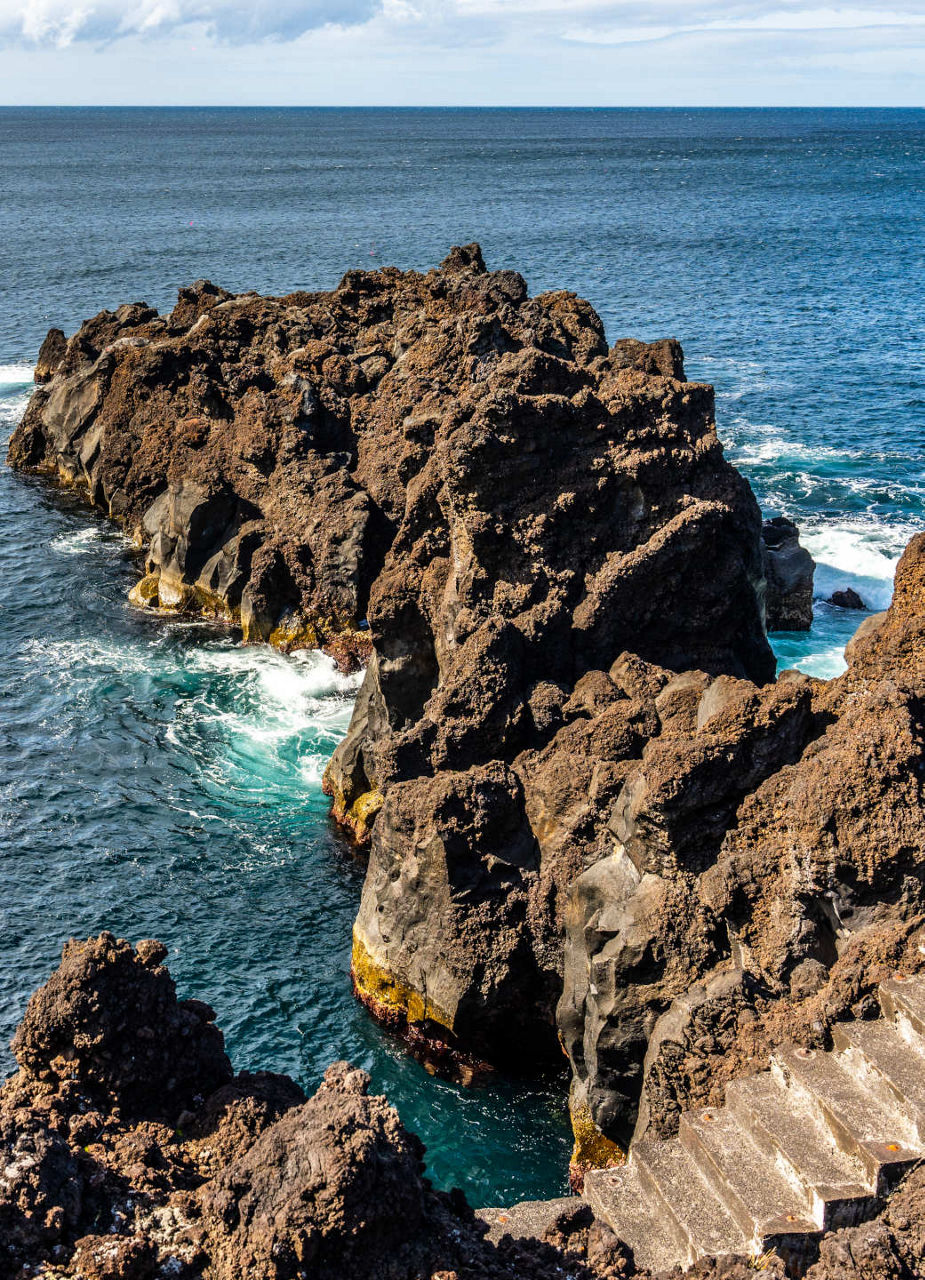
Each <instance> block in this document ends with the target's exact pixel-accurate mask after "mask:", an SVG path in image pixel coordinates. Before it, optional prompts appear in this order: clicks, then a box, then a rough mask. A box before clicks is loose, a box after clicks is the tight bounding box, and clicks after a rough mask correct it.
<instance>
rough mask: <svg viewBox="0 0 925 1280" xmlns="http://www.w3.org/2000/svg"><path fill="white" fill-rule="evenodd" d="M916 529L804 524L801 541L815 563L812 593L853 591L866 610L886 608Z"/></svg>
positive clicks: (850, 522) (869, 523) (866, 523)
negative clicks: (895, 578)
mask: <svg viewBox="0 0 925 1280" xmlns="http://www.w3.org/2000/svg"><path fill="white" fill-rule="evenodd" d="M917 531H918V530H917V528H916V526H915V525H911V524H905V523H904V524H883V523H874V522H873V521H872V520H863V519H854V520H852V519H847V520H837V521H831V522H829V523H821V522H820V523H819V524H806V525H804V526H803V527H802V528H801V529H800V541H801V542H802V543H803V545H804V546H805V547H806V549H807V550H808V551H809V553H810V555H811V556H812V557H813V559H814V560H815V561H816V576H815V588H814V590H815V595H816V596H817V597H818V598H822V599H828V598H829V596H831V594H832V592H833V591H838V590H841V589H843V588H845V587H853V588H854V590H855V591H857V593H858V594H859V595H860V597H861V599H862V600H863V601H864V603H865V605H866V606H867V607H868V608H869V609H886V608H888V607H889V604H890V600H891V599H892V598H893V578H894V576H895V573H896V566H897V564H898V563H899V557H900V556H901V555H902V553H903V549H904V548H905V545H906V543H907V542H908V541H909V539H910V538H911V537H912V535H913V534H914V533H916V532H917Z"/></svg>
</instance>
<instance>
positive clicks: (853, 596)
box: [829, 587, 867, 609]
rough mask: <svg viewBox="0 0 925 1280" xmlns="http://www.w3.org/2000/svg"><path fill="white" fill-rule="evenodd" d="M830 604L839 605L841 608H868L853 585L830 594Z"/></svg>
mask: <svg viewBox="0 0 925 1280" xmlns="http://www.w3.org/2000/svg"><path fill="white" fill-rule="evenodd" d="M829 604H835V605H838V607H839V609H866V608H867V605H866V604H865V603H864V601H863V600H862V599H861V597H860V596H859V595H858V593H857V592H856V591H855V589H854V588H853V587H845V588H844V589H843V590H841V591H833V592H832V594H831V595H830V596H829Z"/></svg>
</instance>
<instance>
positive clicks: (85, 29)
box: [0, 0, 925, 49]
mask: <svg viewBox="0 0 925 1280" xmlns="http://www.w3.org/2000/svg"><path fill="white" fill-rule="evenodd" d="M370 22H372V23H373V24H374V25H373V26H372V27H370V28H369V32H368V34H371V35H376V36H385V37H386V38H388V36H389V34H390V33H391V34H393V35H395V36H396V38H400V39H405V38H407V39H408V40H410V41H411V42H412V43H415V42H416V43H419V44H424V45H430V46H433V47H445V48H450V47H453V48H465V47H467V46H468V47H471V48H473V49H476V48H479V47H485V46H486V45H488V44H494V45H498V46H499V47H500V46H501V45H502V44H503V43H504V41H505V39H507V40H508V43H509V44H513V45H515V46H517V47H520V45H521V42H522V41H524V40H527V41H535V40H540V39H542V40H546V41H548V42H551V44H558V45H559V47H560V48H561V47H562V42H563V41H564V42H566V43H567V44H571V45H598V46H619V45H633V44H645V43H648V42H655V41H663V40H666V39H668V38H671V37H675V36H689V35H695V34H703V33H705V34H714V35H722V34H723V33H738V34H741V35H745V36H747V35H749V34H750V33H751V34H752V35H754V36H761V35H762V34H769V33H781V32H782V33H791V32H792V33H794V34H795V35H800V34H801V33H802V34H804V35H806V36H809V35H810V34H811V33H813V32H832V33H836V32H840V31H841V32H851V31H864V30H869V29H873V28H886V29H896V30H900V29H909V28H921V27H923V26H925V0H893V5H892V6H891V7H887V4H886V3H884V0H879V2H878V0H849V2H848V3H846V4H844V5H840V4H838V3H833V0H0V45H3V44H7V45H9V44H26V45H28V46H45V47H51V48H54V47H59V48H60V47H66V46H68V45H71V44H74V43H76V42H79V41H90V42H94V43H96V44H107V43H109V42H112V41H115V40H124V39H131V38H142V39H151V38H155V39H157V38H164V37H169V36H171V35H174V34H176V33H178V32H182V31H183V30H184V29H187V28H195V29H196V30H197V32H199V33H201V34H203V35H204V36H206V37H211V38H212V39H214V40H219V41H223V42H226V43H234V44H238V45H253V44H258V43H261V42H264V41H267V40H275V41H294V40H297V39H299V37H301V36H303V35H306V33H309V32H312V31H317V30H318V29H319V28H325V27H327V28H332V27H337V28H340V29H348V30H349V29H350V28H355V27H358V26H362V25H363V24H367V23H370Z"/></svg>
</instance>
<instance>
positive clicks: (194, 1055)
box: [12, 933, 232, 1120]
mask: <svg viewBox="0 0 925 1280" xmlns="http://www.w3.org/2000/svg"><path fill="white" fill-rule="evenodd" d="M166 954H167V952H166V948H165V947H163V946H161V944H160V943H155V942H140V943H139V944H138V947H137V948H132V947H131V946H130V945H129V943H127V942H126V941H125V940H124V939H120V940H117V939H116V938H114V937H113V935H112V934H110V933H103V934H100V936H99V937H98V938H94V939H92V940H91V941H90V942H87V943H68V944H67V945H66V946H65V948H64V951H63V953H62V956H61V965H60V967H59V968H58V969H56V970H55V972H54V974H53V975H52V976H51V978H50V979H49V980H48V982H47V983H46V984H45V986H44V987H41V988H40V989H39V990H38V991H37V992H36V993H35V995H34V996H33V997H32V999H31V1000H30V1001H29V1007H28V1009H27V1010H26V1015H25V1017H24V1018H23V1020H22V1022H21V1024H20V1026H19V1028H18V1030H17V1032H16V1035H15V1036H14V1037H13V1043H12V1049H13V1053H14V1055H15V1057H16V1061H17V1062H18V1063H19V1066H20V1068H21V1069H22V1072H23V1074H24V1076H25V1077H26V1078H27V1079H30V1080H36V1081H41V1082H43V1083H45V1082H47V1083H49V1084H50V1085H57V1084H61V1083H64V1082H67V1083H69V1084H72V1085H73V1086H74V1087H76V1088H78V1089H80V1090H81V1091H82V1092H83V1093H84V1094H85V1095H86V1096H87V1097H92V1098H93V1099H94V1101H95V1102H97V1103H99V1104H100V1105H117V1106H119V1107H120V1108H121V1109H122V1110H123V1111H124V1112H125V1114H126V1115H131V1116H133V1117H135V1118H139V1119H140V1118H142V1117H144V1118H151V1119H154V1118H157V1119H166V1120H175V1119H176V1117H177V1116H178V1115H179V1114H180V1112H181V1111H183V1110H184V1109H186V1108H187V1107H189V1106H190V1105H191V1104H192V1103H193V1101H194V1099H196V1098H197V1097H198V1098H200V1099H201V1098H203V1097H205V1096H206V1095H208V1094H210V1093H212V1092H213V1091H214V1090H215V1089H217V1088H218V1087H219V1086H220V1085H222V1084H224V1083H225V1082H226V1081H228V1080H230V1079H231V1075H232V1071H231V1064H230V1062H229V1061H228V1058H227V1056H226V1054H225V1050H224V1040H223V1037H222V1034H221V1032H220V1031H219V1030H218V1028H217V1027H216V1026H215V1023H214V1019H215V1014H214V1013H213V1011H212V1010H211V1009H210V1008H209V1006H208V1005H205V1004H202V1003H201V1002H200V1001H197V1000H188V1001H180V1002H178V1001H177V998H176V992H175V988H174V984H173V979H172V978H171V977H170V974H169V973H168V972H167V970H166V968H164V966H163V964H162V963H161V962H162V961H163V960H164V958H165V956H166Z"/></svg>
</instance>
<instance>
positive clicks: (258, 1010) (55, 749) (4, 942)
mask: <svg viewBox="0 0 925 1280" xmlns="http://www.w3.org/2000/svg"><path fill="white" fill-rule="evenodd" d="M923 162H925V113H923V112H921V111H810V110H789V111H751V110H746V111H684V110H673V111H633V110H630V111H573V112H563V111H499V112H495V111H468V110H465V111H432V112H429V111H393V110H381V111H322V110H305V111H281V110H266V111H254V110H240V111H237V110H215V111H212V110H195V111H193V110H159V111H149V110H106V111H97V110H17V109H4V110H0V434H2V436H3V438H4V439H5V438H6V436H7V435H8V434H9V431H10V430H11V429H12V427H13V425H14V424H15V422H16V420H17V418H18V416H19V414H20V413H21V412H22V408H23V405H24V403H25V399H26V397H27V395H28V384H29V380H30V377H31V363H32V361H33V360H34V358H35V353H36V351H37V349H38V346H39V344H40V342H41V339H42V337H43V336H44V333H45V331H46V329H47V328H48V327H49V326H50V325H52V324H55V325H59V326H61V327H63V328H64V329H66V330H67V331H71V330H73V329H74V328H76V327H77V325H78V324H79V323H80V321H81V320H83V319H84V318H86V317H87V316H89V315H92V314H94V313H95V312H96V311H98V310H99V309H100V308H102V307H104V306H109V307H115V306H117V305H118V304H119V303H121V302H125V301H129V300H135V299H144V300H146V301H148V302H150V303H152V304H153V305H156V306H158V307H161V308H166V307H170V306H171V305H172V301H173V298H174V296H175V294H176V290H177V288H178V287H179V286H180V285H181V284H184V283H188V282H190V281H192V280H194V279H196V278H197V277H200V276H208V277H211V278H212V279H213V280H215V281H216V282H218V283H220V284H222V285H224V286H225V287H226V288H230V289H249V288H255V289H259V290H261V291H265V292H271V293H272V292H276V293H283V292H288V291H290V290H293V289H297V288H322V287H330V286H331V285H333V284H334V283H336V281H337V280H338V279H339V277H340V276H341V275H342V274H343V272H344V270H346V269H347V268H348V267H351V266H355V265H370V266H372V265H378V264H383V263H395V264H397V265H400V266H414V267H420V268H426V267H428V266H431V265H433V264H434V263H435V262H436V261H438V260H439V259H440V258H441V257H443V256H444V254H445V253H446V252H447V250H448V249H449V247H450V245H451V244H453V243H461V242H465V241H469V240H473V239H478V240H479V241H480V242H481V244H482V246H483V250H484V253H485V257H486V259H487V261H488V263H489V265H490V266H496V267H501V266H503V267H512V268H515V269H517V270H519V271H521V272H522V273H523V274H524V275H525V276H526V278H527V280H528V282H529V284H530V286H531V288H532V289H533V291H535V292H538V291H540V290H541V289H548V288H559V287H567V288H571V289H574V290H575V291H576V292H578V293H580V294H582V295H584V296H585V297H587V298H589V299H590V300H591V301H592V302H593V303H594V305H595V306H596V307H597V309H598V310H599V312H600V314H601V316H602V317H603V319H604V322H605V324H606V327H607V331H608V334H609V336H610V337H611V339H613V338H616V337H618V336H623V335H633V336H637V337H642V338H656V337H661V336H663V335H666V334H674V335H676V336H678V337H680V338H681V340H682V341H683V343H684V347H685V351H686V353H687V368H688V374H689V376H691V377H695V378H701V379H705V380H709V381H712V382H713V383H715V385H716V389H717V417H718V425H719V430H720V435H721V437H722V438H723V440H724V441H725V442H726V444H727V448H728V453H729V456H730V457H731V458H732V459H733V460H734V461H735V462H736V463H737V464H738V465H739V466H740V467H741V468H742V469H743V471H744V472H745V473H746V474H747V475H748V477H749V479H750V480H751V482H752V484H753V486H754V488H755V490H756V492H757V494H758V497H759V500H760V502H761V504H762V506H763V508H764V509H765V511H766V512H767V513H768V514H769V515H770V514H786V515H789V516H791V517H793V518H795V519H796V520H797V521H798V522H799V523H800V524H801V526H802V527H803V530H804V538H805V541H806V542H807V543H808V545H809V546H810V548H811V550H812V551H813V553H814V555H815V556H816V558H817V560H818V561H819V565H820V567H819V571H818V574H817V588H818V594H819V596H820V599H819V601H818V602H817V605H816V617H815V623H814V626H813V630H812V631H811V632H810V633H809V634H808V635H806V636H784V635H779V636H776V637H774V644H775V648H776V650H777V652H778V655H779V657H780V659H781V662H782V663H783V664H785V665H799V666H801V667H802V668H804V669H805V670H808V671H813V672H815V673H817V674H820V675H830V674H834V673H835V672H837V671H838V670H839V669H840V668H841V650H842V648H843V646H844V643H845V641H846V640H847V639H848V638H849V637H850V635H851V633H852V632H853V630H854V628H855V627H856V625H857V623H858V621H859V615H857V614H854V613H847V612H845V611H842V610H838V609H835V608H833V607H832V606H830V605H828V604H826V603H825V600H824V597H826V596H828V595H829V594H830V592H831V591H832V589H833V588H834V587H835V586H837V585H854V586H855V587H856V589H857V590H858V591H859V592H860V593H861V595H862V597H863V598H864V600H865V601H866V602H867V604H868V605H869V606H870V607H871V608H882V607H883V606H885V604H886V603H887V602H888V600H889V594H890V581H891V577H892V572H893V568H894V566H895V562H896V558H897V556H898V554H899V552H900V551H901V549H902V546H903V545H904V543H905V541H906V540H907V539H908V537H909V536H910V535H911V533H912V532H913V531H914V530H915V529H917V528H921V527H923V526H925V448H923V443H922V441H923V433H922V427H923V420H925V355H923V344H922V340H921V291H922V265H923V248H925V235H923V209H925V201H923V188H925V165H923ZM134 573H135V570H134V566H133V562H132V559H131V556H130V553H129V551H128V549H127V548H126V547H125V545H124V543H123V541H122V539H121V537H120V535H119V534H118V533H117V532H115V531H113V530H112V529H110V528H108V527H107V526H106V524H105V523H104V522H102V521H101V520H100V519H99V518H98V517H96V516H94V515H92V514H89V513H88V512H87V511H86V510H84V509H83V508H81V507H80V506H79V505H75V503H74V501H73V499H70V498H68V497H67V496H66V495H60V494H56V493H54V492H51V491H49V490H48V489H47V488H46V487H45V486H43V485H42V484H41V483H38V482H36V481H34V480H31V479H23V478H21V477H16V476H13V475H12V474H10V473H9V472H8V471H7V470H6V469H5V468H3V469H0V764H2V768H0V967H2V972H3V981H2V983H0V1040H2V1041H6V1040H7V1039H8V1038H9V1035H10V1034H11V1033H12V1030H13V1027H14V1026H15V1024H16V1022H17V1021H18V1019H19V1017H20V1016H21V1013H22V1009H23V1007H24V1004H25V1001H26V999H27V998H28V995H29V993H30V992H31V991H32V990H33V989H34V987H35V986H37V985H38V984H39V983H40V982H41V981H43V980H44V979H45V977H46V976H47V974H48V973H49V972H50V970H51V968H52V967H53V966H54V964H55V962H56V957H57V954H58V952H59V950H60V946H61V943H62V942H63V941H64V939H65V938H67V937H68V936H70V935H72V934H78V935H84V936H86V935H87V934H89V933H90V932H93V931H98V930H100V929H102V928H110V929H112V930H113V931H114V932H117V933H121V934H125V935H126V936H129V937H131V938H133V939H137V938H140V937H144V936H157V937H160V938H162V939H163V940H164V941H165V942H166V943H167V944H168V946H169V948H170V961H169V963H170V966H171V969H172V971H173V972H174V974H175V975H176V977H177V980H178V983H179V985H180V987H181V989H182V991H183V992H184V993H185V994H190V995H196V996H199V997H201V998H203V999H207V1000H209V1001H210V1002H211V1003H212V1004H213V1005H214V1006H215V1007H216V1009H217V1010H218V1014H219V1021H220V1024H221V1025H222V1026H223V1028H224V1029H225V1032H226V1034H227V1038H228V1044H229V1049H230V1051H231V1053H232V1055H233V1058H234V1060H235V1062H236V1064H237V1065H238V1066H241V1067H251V1068H255V1067H258V1066H264V1067H272V1068H274V1069H276V1070H285V1071H289V1072H291V1073H293V1074H295V1075H296V1076H298V1077H299V1078H300V1079H301V1080H302V1081H303V1083H304V1084H305V1085H306V1087H309V1088H311V1087H313V1086H314V1085H315V1084H316V1083H317V1081H318V1079H319V1077H320V1074H321V1071H322V1070H323V1068H324V1066H325V1065H326V1064H327V1063H328V1062H329V1061H331V1060H332V1059H334V1058H336V1057H342V1056H344V1057H349V1058H351V1059H352V1060H353V1061H355V1062H357V1063H359V1064H361V1065H363V1066H365V1067H367V1068H368V1069H369V1070H370V1071H371V1072H372V1074H373V1077H374V1081H375V1084H376V1086H377V1087H381V1088H382V1089H384V1090H385V1091H386V1092H388V1094H389V1096H390V1097H391V1098H392V1100H393V1101H394V1102H395V1103H396V1105H397V1106H398V1107H399V1109H400V1111H401V1113H402V1115H403V1117H404V1119H405V1121H406V1123H408V1124H409V1126H411V1127H412V1128H415V1129H416V1130H417V1131H418V1132H420V1133H421V1135H422V1136H423V1138H424V1140H425V1142H426V1143H427V1146H428V1159H429V1163H430V1168H431V1172H432V1174H433V1176H434V1178H435V1180H436V1181H437V1182H438V1183H440V1184H441V1185H452V1184H454V1183H455V1184H458V1185H461V1186H463V1187H464V1188H465V1189H466V1190H467V1192H468V1193H469V1194H470V1195H471V1197H472V1199H473V1200H474V1201H476V1202H482V1203H490V1202H496V1203H497V1202H499V1201H502V1200H506V1199H507V1200H509V1199H511V1198H514V1197H522V1196H528V1195H548V1194H554V1193H557V1192H558V1191H560V1190H561V1188H562V1184H563V1175H564V1169H565V1162H566V1158H567V1150H568V1134H567V1131H566V1125H565V1120H564V1106H563V1097H562V1093H561V1090H560V1089H559V1088H558V1087H557V1086H556V1085H555V1084H552V1085H548V1084H547V1085H545V1086H538V1087H530V1088H528V1087H524V1086H523V1085H515V1084H512V1083H505V1082H499V1083H497V1084H496V1085H494V1086H493V1087H491V1088H487V1089H479V1090H470V1091H464V1090H459V1089H456V1088H454V1087H452V1086H450V1085H447V1084H444V1083H442V1082H440V1081H436V1080H433V1079H431V1078H430V1077H428V1076H426V1075H425V1074H424V1073H423V1071H422V1070H421V1068H419V1067H418V1066H417V1064H416V1063H414V1062H413V1061H412V1060H410V1059H409V1058H408V1057H406V1056H405V1054H404V1053H403V1052H402V1050H401V1047H400V1046H399V1045H398V1044H396V1043H395V1042H394V1041H393V1040H392V1039H391V1038H390V1037H389V1036H388V1035H387V1034H386V1033H383V1032H381V1031H380V1030H379V1029H377V1028H376V1027H375V1026H373V1025H372V1024H371V1023H370V1022H369V1020H368V1019H367V1018H366V1016H365V1014H364V1013H363V1011H362V1010H361V1009H360V1008H358V1006H356V1005H355V1004H354V1002H353V1001H352V999H351V997H350V994H349V984H348V979H347V965H348V953H349V936H350V925H351V923H352V919H353V915H354V912H355V907H356V903H357V900H358V895H359V889H360V884H361V879H362V871H361V868H360V867H359V866H358V865H357V864H356V862H355V861H354V859H353V857H352V855H351V853H350V850H349V849H348V848H347V847H346V846H345V845H344V843H343V841H342V840H341V839H340V838H339V836H338V835H337V833H336V832H335V831H333V830H332V828H331V827H330V825H329V823H328V820H327V804H326V801H325V799H324V797H323V796H322V795H321V793H320V788H319V780H320V776H321V771H322V769H323V766H324V762H325V760H326V759H327V757H328V755H329V754H330V752H331V750H332V749H333V746H334V745H335V743H336V742H337V740H338V736H339V734H340V733H341V732H342V731H343V729H344V727H345V725H346V723H347V720H348V718H349V713H350V702H351V696H352V692H353V691H352V688H351V685H350V682H349V681H347V680H345V679H343V678H341V677H339V676H338V675H337V674H336V673H335V672H334V671H333V669H332V667H331V665H330V664H329V663H328V662H327V661H326V660H323V659H322V658H320V657H318V656H317V655H297V656H295V657H293V658H284V657H282V656H280V655H278V654H275V653H272V652H269V651H264V650H259V649H242V648H240V647H239V646H238V645H237V643H236V641H235V638H234V636H231V635H227V634H223V633H219V632H214V631H211V630H209V629H208V628H206V627H203V626H186V625H178V624H168V623H164V622H160V621H155V620H151V619H149V618H146V617H141V616H139V615H137V614H135V613H134V612H133V611H132V610H130V609H129V608H128V607H127V606H126V604H125V592H126V590H127V588H128V586H129V585H130V584H131V582H132V581H133V579H134ZM4 1061H5V1062H6V1063H7V1064H8V1063H9V1058H8V1057H7V1058H6V1059H5V1060H4Z"/></svg>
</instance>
